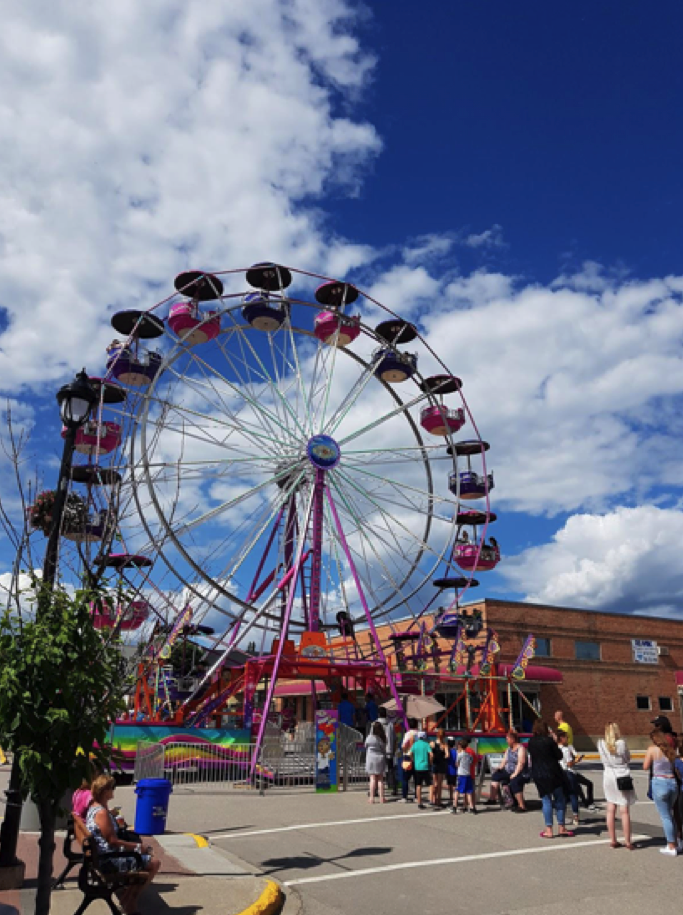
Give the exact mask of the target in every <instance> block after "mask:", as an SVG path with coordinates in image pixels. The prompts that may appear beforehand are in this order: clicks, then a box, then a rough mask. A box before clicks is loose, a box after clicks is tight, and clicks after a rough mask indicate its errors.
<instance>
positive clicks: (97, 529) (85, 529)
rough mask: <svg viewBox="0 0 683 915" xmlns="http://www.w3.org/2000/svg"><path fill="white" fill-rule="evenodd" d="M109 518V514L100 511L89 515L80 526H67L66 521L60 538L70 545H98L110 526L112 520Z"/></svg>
mask: <svg viewBox="0 0 683 915" xmlns="http://www.w3.org/2000/svg"><path fill="white" fill-rule="evenodd" d="M108 518H109V512H107V511H106V510H104V509H103V510H102V511H99V512H95V514H93V515H90V516H89V517H88V518H87V519H86V520H85V521H84V522H83V523H82V524H69V523H68V522H67V521H66V520H65V522H64V525H63V527H62V536H63V537H64V538H65V539H66V540H70V541H71V542H72V543H98V542H99V541H100V540H102V539H103V538H104V536H105V534H106V533H108V531H107V528H108V527H110V525H111V524H112V521H113V519H110V520H109V524H108V523H107V520H108Z"/></svg>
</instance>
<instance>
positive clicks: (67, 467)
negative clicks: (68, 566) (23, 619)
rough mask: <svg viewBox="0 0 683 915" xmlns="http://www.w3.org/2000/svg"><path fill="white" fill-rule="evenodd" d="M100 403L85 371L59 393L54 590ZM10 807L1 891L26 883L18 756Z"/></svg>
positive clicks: (48, 581) (47, 577)
mask: <svg viewBox="0 0 683 915" xmlns="http://www.w3.org/2000/svg"><path fill="white" fill-rule="evenodd" d="M96 400H97V394H96V393H95V390H94V388H93V387H92V385H91V384H90V381H89V380H88V376H87V374H86V372H85V369H83V371H81V372H79V373H78V374H77V375H76V377H75V379H74V380H73V381H72V382H71V383H70V384H65V385H64V387H62V388H60V389H59V391H58V392H57V403H58V404H59V409H60V413H61V416H62V421H63V423H64V425H65V427H66V435H65V436H64V448H63V450H62V463H61V465H60V468H59V479H58V480H57V489H56V492H55V498H54V503H53V506H52V519H51V522H50V536H49V537H48V541H47V547H46V548H45V559H44V560H43V579H42V580H43V584H42V586H41V587H47V588H49V589H50V590H52V588H53V587H54V583H55V576H56V574H57V559H58V556H59V535H60V532H61V529H62V517H63V515H64V506H65V505H66V497H67V493H68V491H69V479H70V476H71V461H72V458H73V453H74V445H75V443H76V433H77V432H78V430H79V429H80V427H81V426H82V425H83V424H84V423H85V422H86V420H87V419H88V416H89V415H90V411H91V409H92V407H93V405H94V403H95V401H96ZM5 796H6V797H7V804H6V807H5V819H4V820H3V823H2V828H0V889H3V890H6V889H15V888H17V887H19V886H21V885H22V883H23V880H24V872H25V865H24V862H23V861H20V860H19V859H18V858H17V844H18V842H19V826H20V824H21V808H22V803H23V801H22V796H21V769H20V764H19V755H18V753H14V757H13V759H12V770H11V772H10V779H9V785H8V786H7V791H5Z"/></svg>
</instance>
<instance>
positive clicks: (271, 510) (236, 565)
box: [214, 473, 303, 582]
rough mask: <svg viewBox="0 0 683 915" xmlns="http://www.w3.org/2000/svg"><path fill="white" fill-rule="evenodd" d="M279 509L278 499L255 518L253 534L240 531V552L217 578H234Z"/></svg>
mask: <svg viewBox="0 0 683 915" xmlns="http://www.w3.org/2000/svg"><path fill="white" fill-rule="evenodd" d="M302 476H303V473H302ZM281 510H282V503H281V502H279V501H278V502H277V503H276V504H275V506H274V507H271V506H268V508H267V509H266V511H264V512H263V513H262V514H261V516H260V517H259V518H258V519H257V520H256V522H255V523H254V524H253V525H252V530H253V529H254V528H255V529H256V532H255V533H254V534H252V533H251V531H250V532H249V533H247V532H244V531H240V536H239V544H238V546H240V547H241V549H240V552H239V553H238V555H237V557H236V558H235V559H234V560H231V562H233V565H232V566H230V563H228V564H227V565H226V566H225V567H224V568H223V569H221V570H220V571H219V572H218V574H217V576H216V578H217V580H219V581H225V582H230V581H233V580H234V579H235V576H236V575H237V573H238V572H239V571H240V569H241V567H242V566H243V565H244V563H245V562H246V560H247V559H248V557H249V556H250V554H251V552H252V550H254V549H255V548H256V545H257V544H258V542H259V540H260V539H261V538H262V536H263V534H264V533H265V532H266V531H267V530H268V528H269V527H270V525H271V524H272V523H273V522H274V521H275V519H276V517H277V516H278V514H279V513H280V511H281ZM264 518H265V520H263V519H264ZM251 520H253V519H251ZM245 525H246V521H245ZM231 539H234V538H231ZM219 546H220V550H221V552H224V546H225V545H224V544H221V545H219ZM218 549H219V547H217V548H216V551H214V552H217V551H218Z"/></svg>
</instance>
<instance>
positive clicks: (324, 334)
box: [313, 311, 360, 346]
mask: <svg viewBox="0 0 683 915" xmlns="http://www.w3.org/2000/svg"><path fill="white" fill-rule="evenodd" d="M313 324H314V327H315V329H314V331H313V333H314V334H315V336H316V337H317V338H318V340H322V342H323V343H335V342H336V344H337V346H348V345H349V343H353V341H354V340H355V339H356V337H357V336H358V335H359V334H360V315H354V316H348V317H347V316H346V315H340V314H336V313H335V312H333V311H321V312H320V313H319V314H317V315H316V316H315V320H314V322H313ZM337 331H339V333H337Z"/></svg>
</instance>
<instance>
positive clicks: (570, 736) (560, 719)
mask: <svg viewBox="0 0 683 915" xmlns="http://www.w3.org/2000/svg"><path fill="white" fill-rule="evenodd" d="M555 730H557V731H563V732H564V733H565V734H566V735H567V743H568V744H569V746H570V747H573V746H574V731H572V726H571V725H570V724H567V722H566V721H565V720H564V713H563V712H555Z"/></svg>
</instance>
